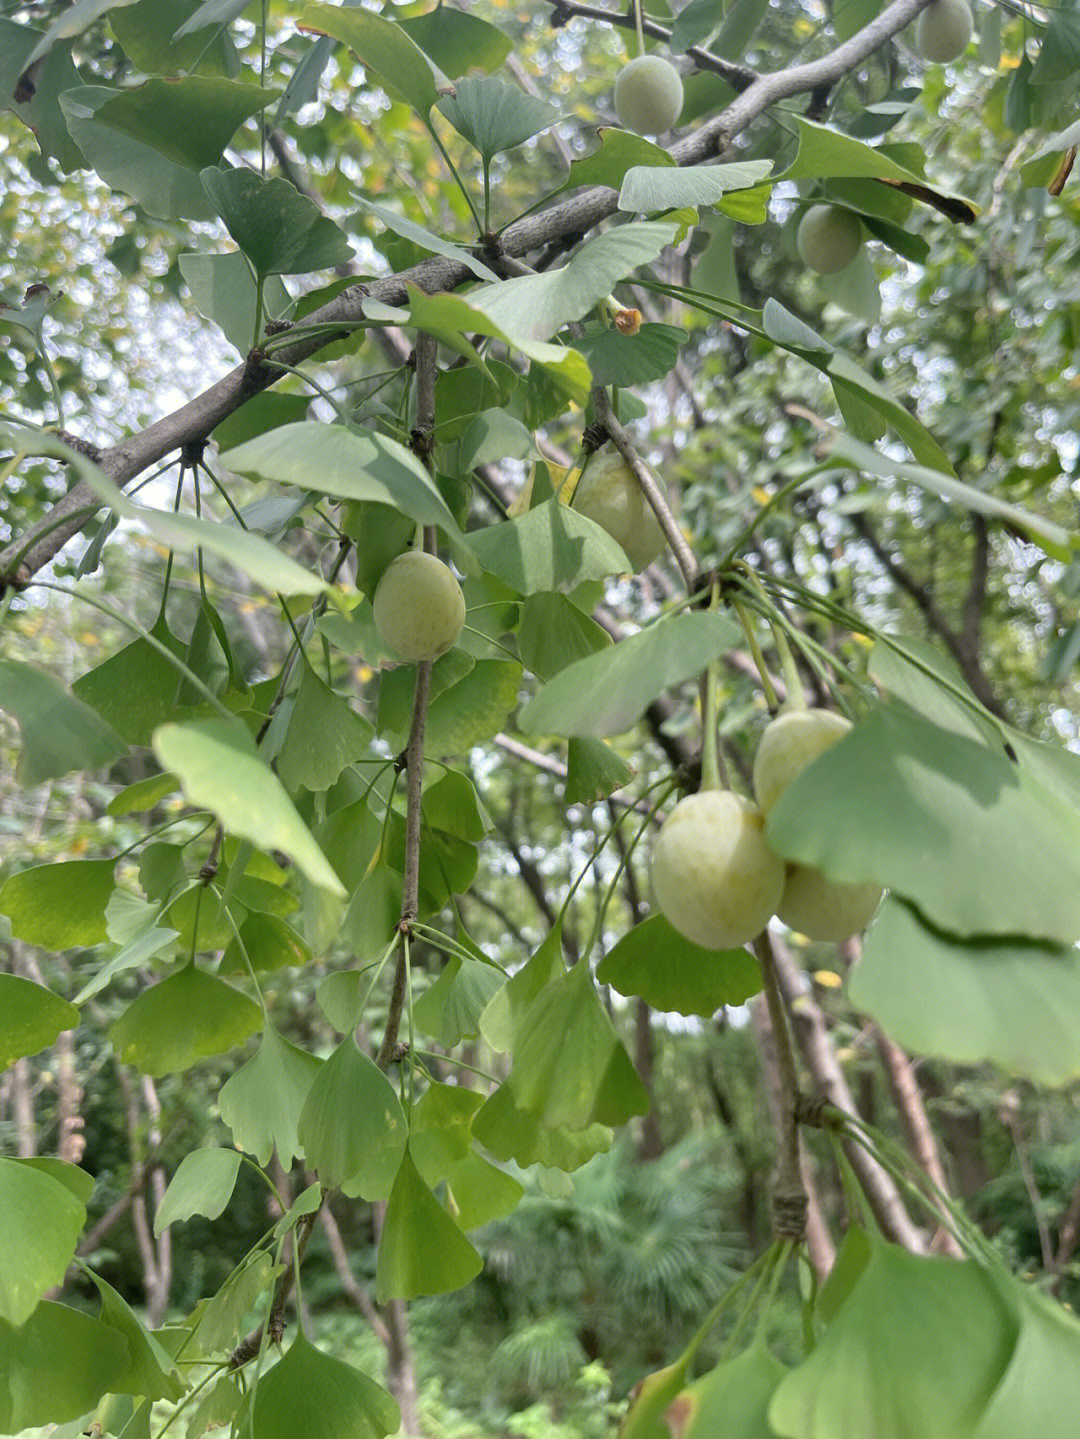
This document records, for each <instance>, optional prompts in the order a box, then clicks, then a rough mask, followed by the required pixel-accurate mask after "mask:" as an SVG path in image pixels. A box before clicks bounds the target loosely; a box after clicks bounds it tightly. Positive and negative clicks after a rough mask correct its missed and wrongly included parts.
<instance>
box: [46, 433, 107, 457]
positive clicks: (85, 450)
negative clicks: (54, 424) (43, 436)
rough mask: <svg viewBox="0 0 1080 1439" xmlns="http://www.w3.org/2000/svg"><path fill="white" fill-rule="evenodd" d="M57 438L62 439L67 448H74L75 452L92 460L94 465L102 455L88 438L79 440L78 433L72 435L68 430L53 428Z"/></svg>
mask: <svg viewBox="0 0 1080 1439" xmlns="http://www.w3.org/2000/svg"><path fill="white" fill-rule="evenodd" d="M53 434H54V435H55V436H56V438H57V439H58V440H62V441H63V442H64V444H65V445H67V447H68V449H69V450H75V451H76V453H77V454H80V455H85V456H86V458H87V459H88V460H93V462H94V464H95V465H96V464H97V463H98V462H99V461H100V459H101V456H102V453H103V452H102V451H101V450H99V449H98V447H97V445H95V444H92V443H91V441H90V440H81V439H80V438H79V436H78V435H73V434H71V432H70V431H69V430H53Z"/></svg>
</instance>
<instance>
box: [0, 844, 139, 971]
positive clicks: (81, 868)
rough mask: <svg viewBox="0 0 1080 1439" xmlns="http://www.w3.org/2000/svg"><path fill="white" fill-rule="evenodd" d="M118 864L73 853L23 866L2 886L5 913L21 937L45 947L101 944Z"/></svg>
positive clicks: (2, 911)
mask: <svg viewBox="0 0 1080 1439" xmlns="http://www.w3.org/2000/svg"><path fill="white" fill-rule="evenodd" d="M115 868H116V861H115V860H113V859H69V860H61V861H59V863H57V864H38V865H34V866H33V868H32V869H22V870H20V871H19V872H18V873H17V874H13V875H11V876H9V878H8V879H7V880H5V882H4V886H3V888H2V889H0V914H6V915H7V916H8V918H9V919H10V920H11V932H12V934H14V935H15V936H16V938H18V939H25V940H26V941H27V943H28V944H39V945H41V947H42V948H43V949H74V948H75V946H76V945H93V944H101V943H102V942H103V941H104V940H106V939H107V938H108V930H107V928H106V923H105V908H106V906H107V905H108V903H109V899H110V897H111V895H112V893H113V890H114V889H115V888H116V884H115V880H114V878H113V870H114V869H115Z"/></svg>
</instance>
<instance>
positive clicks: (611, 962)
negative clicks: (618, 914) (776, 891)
mask: <svg viewBox="0 0 1080 1439" xmlns="http://www.w3.org/2000/svg"><path fill="white" fill-rule="evenodd" d="M596 977H597V979H598V980H599V981H600V983H601V984H610V985H611V987H612V988H613V989H617V990H618V992H619V993H620V994H625V995H637V996H638V997H640V998H641V999H643V1000H645V1002H646V1003H647V1004H650V1005H651V1006H652V1007H653V1009H661V1010H669V1011H670V1010H674V1011H675V1012H676V1013H677V1014H698V1015H701V1017H702V1018H703V1019H708V1018H709V1017H710V1016H711V1015H713V1014H715V1013H716V1011H717V1010H718V1009H720V1008H721V1007H722V1006H723V1005H725V1004H745V1002H746V1001H747V1000H748V999H749V998H750V996H751V995H753V994H757V993H759V992H760V990H761V971H760V970H759V969H758V965H757V960H756V959H755V958H754V956H753V955H752V954H750V953H749V952H748V951H747V950H745V949H730V950H714V949H702V948H701V947H700V946H699V945H696V944H692V943H691V942H690V940H688V939H684V938H683V936H682V935H681V934H679V933H678V931H677V930H675V929H673V928H672V926H671V925H670V924H669V923H668V921H667V920H666V919H665V918H664V916H663V915H662V914H654V915H651V916H650V917H649V918H648V919H646V920H643V921H642V922H641V924H636V925H634V927H633V929H631V930H630V931H629V932H628V933H627V934H625V935H624V936H623V938H622V939H620V940H619V942H618V944H616V946H615V947H614V949H612V951H611V952H610V954H608V955H607V956H606V957H605V958H604V959H603V960H602V961H601V963H600V965H599V967H598V968H597V971H596Z"/></svg>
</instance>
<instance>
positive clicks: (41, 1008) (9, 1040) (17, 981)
mask: <svg viewBox="0 0 1080 1439" xmlns="http://www.w3.org/2000/svg"><path fill="white" fill-rule="evenodd" d="M24 873H25V871H24ZM78 1022H79V1011H78V1010H77V1009H76V1008H75V1006H74V1005H73V1004H68V1002H67V1000H66V999H61V998H60V996H59V995H58V994H53V992H52V990H50V989H46V988H45V986H44V985H43V984H35V983H34V981H33V980H31V979H23V978H22V976H21V975H17V974H0V1070H4V1069H7V1068H8V1066H9V1065H11V1064H13V1063H14V1062H15V1060H16V1059H21V1058H22V1057H23V1055H24V1054H37V1053H38V1052H39V1050H42V1049H46V1048H47V1047H48V1046H49V1045H50V1044H55V1043H56V1037H57V1035H58V1034H60V1033H62V1032H63V1031H64V1030H65V1029H74V1028H75V1026H76V1025H77V1024H78Z"/></svg>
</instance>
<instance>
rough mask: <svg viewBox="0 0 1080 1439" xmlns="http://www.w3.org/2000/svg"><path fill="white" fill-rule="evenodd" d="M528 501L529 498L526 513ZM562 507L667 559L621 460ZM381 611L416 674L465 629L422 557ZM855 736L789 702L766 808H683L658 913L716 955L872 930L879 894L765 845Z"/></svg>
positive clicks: (388, 578)
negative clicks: (833, 753) (816, 765)
mask: <svg viewBox="0 0 1080 1439" xmlns="http://www.w3.org/2000/svg"><path fill="white" fill-rule="evenodd" d="M530 485H531V480H530ZM527 488H528V487H527ZM528 499H529V497H528V494H527V493H525V492H523V494H522V497H521V501H519V505H520V507H521V508H522V509H523V508H525V507H527V505H528ZM558 499H559V501H561V502H562V503H572V504H573V506H574V508H575V509H576V510H578V511H579V512H580V513H582V514H584V515H586V516H587V518H589V519H592V520H594V521H595V522H596V523H597V524H598V525H600V526H601V527H602V528H603V529H604V530H606V531H607V532H608V534H610V535H611V536H612V538H613V539H615V540H616V541H617V542H618V543H619V544H620V545H621V546H622V548H623V551H624V553H625V554H626V555H627V557H628V559H629V560H630V563H631V565H632V566H633V568H634V570H635V571H637V570H641V569H644V568H645V566H646V565H648V564H651V563H652V561H653V560H654V559H656V558H657V556H658V555H659V554H660V552H661V550H662V549H663V545H664V536H663V532H662V531H661V529H660V526H659V524H658V522H657V519H656V516H655V515H654V514H653V511H652V509H651V508H650V507H649V505H648V504H647V503H646V501H645V499H644V496H643V495H642V492H641V487H640V485H639V484H638V482H637V479H636V477H635V475H634V473H633V471H632V470H631V469H630V467H629V465H627V463H626V461H625V460H624V459H623V458H622V456H621V455H620V454H618V453H617V452H615V451H608V450H605V451H602V452H600V453H598V454H596V455H594V456H593V457H592V458H591V459H590V460H589V463H588V465H587V467H586V469H585V472H584V474H583V475H581V474H579V472H578V471H572V472H571V474H570V475H569V477H568V478H567V480H566V481H565V483H564V484H563V485H562V487H561V488H560V490H559V494H558ZM372 604H373V610H374V617H375V627H376V629H377V630H378V632H379V636H380V638H381V639H382V641H383V643H384V644H385V645H386V646H387V647H388V648H389V649H390V650H392V651H393V652H394V653H395V654H396V655H397V656H398V657H399V658H401V659H402V660H406V661H409V662H410V663H416V662H418V661H425V660H435V659H438V658H439V656H440V655H444V654H445V653H446V652H447V650H449V649H450V648H452V646H453V645H454V644H456V643H457V640H458V638H459V637H460V635H461V632H462V629H463V628H464V624H465V597H464V595H463V593H462V590H461V586H460V585H459V583H458V581H457V579H456V577H455V576H454V573H453V571H452V570H451V569H450V567H449V566H448V565H446V564H444V563H443V562H442V560H440V559H438V558H437V557H436V556H435V555H431V554H426V553H424V552H423V551H422V550H409V551H407V552H406V553H405V554H403V555H399V556H398V557H397V558H396V559H395V560H393V561H391V563H390V565H389V566H388V567H387V569H386V571H385V572H384V574H383V576H382V578H381V579H380V581H379V583H378V585H377V586H376V588H375V596H374V600H373V602H372ZM850 728H851V725H850V723H849V722H848V721H847V720H846V719H844V718H843V717H842V716H840V715H837V714H833V713H832V712H830V711H828V710H822V709H808V708H807V707H806V706H805V704H802V703H796V702H789V704H788V705H787V706H786V707H785V708H784V710H783V711H782V712H781V713H780V714H779V715H777V717H776V718H775V719H774V720H772V722H771V723H770V724H769V725H768V726H767V728H766V729H765V732H764V734H763V735H762V738H761V743H760V745H759V746H758V751H757V755H756V757H755V760H754V774H753V781H754V795H755V799H756V801H757V802H756V803H754V801H752V800H750V799H747V798H746V797H745V796H743V795H739V794H735V793H734V792H733V791H731V790H725V789H703V790H699V791H698V793H696V794H691V795H687V796H686V798H685V799H683V800H681V801H680V802H679V803H678V804H677V805H676V806H675V809H674V810H673V811H672V813H671V814H670V815H669V817H668V818H667V820H666V821H665V822H664V824H663V826H662V828H661V830H660V834H659V836H658V837H657V841H656V844H655V846H654V848H653V853H652V863H651V879H652V889H653V895H654V898H655V900H656V903H657V904H658V905H659V907H660V910H661V912H662V913H663V914H664V915H665V916H666V918H667V919H668V920H669V922H670V923H671V924H672V925H673V926H674V928H675V929H677V930H678V931H679V933H680V934H682V935H685V937H686V938H687V939H689V940H692V941H693V942H694V943H695V944H699V945H701V946H703V947H704V948H706V949H731V948H734V947H736V946H739V945H743V944H745V943H746V942H747V941H748V940H750V939H753V938H754V936H755V935H757V934H760V932H761V931H762V930H763V929H764V928H765V926H766V924H767V923H768V922H769V920H770V918H771V917H772V916H773V915H774V914H775V915H777V916H778V918H780V919H781V920H783V922H784V923H785V924H787V925H788V926H790V927H791V928H792V929H795V930H798V931H799V932H800V933H801V934H804V935H806V936H807V938H809V939H816V940H842V939H847V938H848V937H849V936H851V935H853V934H856V933H858V932H859V931H860V930H862V929H864V928H865V927H866V925H867V924H868V923H869V921H870V919H871V917H872V916H873V914H874V911H875V910H876V909H877V906H878V903H879V901H880V899H881V887H880V886H879V885H877V884H844V883H840V882H837V881H835V880H830V879H829V878H827V877H826V876H825V875H823V874H822V873H820V871H818V870H816V869H813V868H811V867H810V866H807V865H801V864H791V865H789V864H785V862H784V861H783V860H782V859H781V858H780V856H779V855H777V854H776V853H775V852H774V851H773V850H772V849H771V848H770V847H769V845H768V843H767V841H766V838H765V821H766V819H767V817H768V815H769V811H770V810H771V809H772V807H773V805H774V804H776V802H777V800H778V799H779V798H780V796H781V795H782V794H783V792H784V790H786V789H787V787H788V785H789V784H791V782H792V780H794V779H795V777H796V776H797V775H798V774H800V773H801V772H802V770H803V769H805V768H806V766H807V765H808V764H810V763H811V762H812V761H813V760H815V759H817V757H818V756H819V755H820V754H822V753H823V751H824V750H826V749H827V748H828V747H829V746H830V745H832V744H835V743H836V741H837V740H839V739H841V738H842V737H843V736H844V735H845V734H846V733H847V731H848V730H849V729H850Z"/></svg>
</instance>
